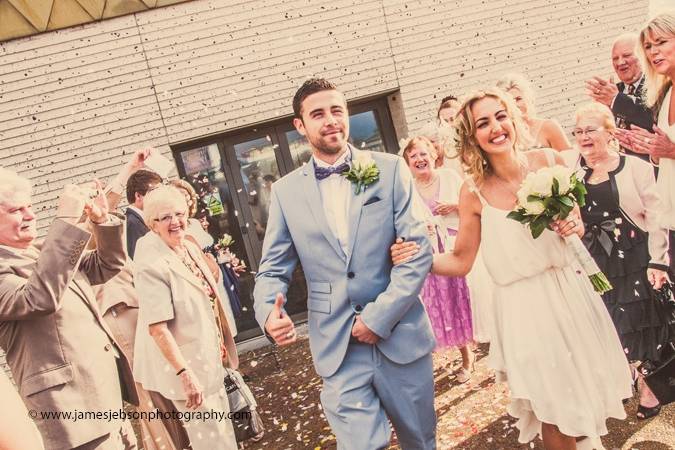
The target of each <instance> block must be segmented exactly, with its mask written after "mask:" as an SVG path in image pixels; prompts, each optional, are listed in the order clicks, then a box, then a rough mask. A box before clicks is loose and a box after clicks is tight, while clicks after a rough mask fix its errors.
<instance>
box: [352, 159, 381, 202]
mask: <svg viewBox="0 0 675 450" xmlns="http://www.w3.org/2000/svg"><path fill="white" fill-rule="evenodd" d="M343 175H344V177H345V178H346V179H348V180H349V181H351V182H352V183H354V194H356V195H358V194H360V193H361V192H363V191H365V190H366V187H367V186H370V185H371V184H373V183H374V182H376V181H377V180H379V179H380V169H379V168H378V167H377V164H375V161H373V157H372V156H371V155H370V153H369V152H365V151H364V152H360V153H359V155H358V156H357V157H356V158H355V159H354V161H353V162H352V167H351V169H349V170H348V171H347V172H343Z"/></svg>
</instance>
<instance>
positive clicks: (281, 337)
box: [265, 293, 297, 346]
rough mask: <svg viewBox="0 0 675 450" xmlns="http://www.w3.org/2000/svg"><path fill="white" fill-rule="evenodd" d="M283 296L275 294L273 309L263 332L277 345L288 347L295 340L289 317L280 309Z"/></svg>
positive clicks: (293, 326) (295, 336)
mask: <svg viewBox="0 0 675 450" xmlns="http://www.w3.org/2000/svg"><path fill="white" fill-rule="evenodd" d="M284 302H285V300H284V294H281V293H279V294H277V298H276V299H275V301H274V308H272V312H271V313H270V315H269V316H268V317H267V321H266V322H265V331H267V334H269V335H270V336H271V337H272V339H274V342H276V343H277V345H282V346H283V345H289V344H292V343H293V342H295V341H296V340H297V335H296V334H295V325H294V324H293V321H292V320H291V318H290V317H288V315H287V314H286V313H285V312H284V310H283V309H282V308H283V306H284Z"/></svg>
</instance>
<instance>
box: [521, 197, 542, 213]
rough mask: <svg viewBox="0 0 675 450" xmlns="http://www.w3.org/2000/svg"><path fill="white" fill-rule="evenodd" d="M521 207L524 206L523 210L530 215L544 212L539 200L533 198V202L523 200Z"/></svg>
mask: <svg viewBox="0 0 675 450" xmlns="http://www.w3.org/2000/svg"><path fill="white" fill-rule="evenodd" d="M521 206H522V207H523V208H525V211H526V212H527V213H528V214H531V215H535V216H536V215H537V214H541V213H543V212H544V209H546V208H544V204H543V203H542V202H541V201H540V200H535V201H533V202H525V203H524V204H522V205H521Z"/></svg>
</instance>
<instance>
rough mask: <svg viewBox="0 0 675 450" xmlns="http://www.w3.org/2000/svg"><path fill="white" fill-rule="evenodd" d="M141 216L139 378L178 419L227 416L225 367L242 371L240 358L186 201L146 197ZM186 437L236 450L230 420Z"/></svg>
mask: <svg viewBox="0 0 675 450" xmlns="http://www.w3.org/2000/svg"><path fill="white" fill-rule="evenodd" d="M143 215H144V220H145V222H146V224H147V225H148V227H149V228H150V230H151V231H152V232H151V233H148V234H146V235H145V236H143V237H142V238H141V239H140V240H139V241H138V243H137V250H138V251H137V252H136V259H135V260H134V281H135V286H136V289H137V291H138V297H139V314H138V328H137V332H136V344H135V351H134V353H135V355H136V357H135V361H134V375H135V376H136V378H137V381H138V382H139V383H141V385H143V387H144V388H145V389H147V390H148V391H152V392H156V393H158V394H160V395H161V396H163V397H165V398H167V399H169V400H171V402H172V403H173V405H174V407H175V409H176V410H177V411H178V412H181V413H188V412H189V411H201V412H209V411H215V412H217V413H219V414H220V413H222V414H225V416H226V415H227V413H228V412H229V410H230V408H229V404H228V400H227V395H226V393H225V390H224V387H223V379H224V376H225V372H224V369H223V364H224V363H225V364H228V365H229V366H231V367H235V368H236V366H237V365H238V360H237V353H236V348H235V345H234V340H233V339H232V333H231V332H230V329H229V327H228V326H227V320H226V318H225V313H224V312H223V308H222V304H221V301H220V299H219V298H218V289H217V287H216V281H215V279H214V278H213V275H212V274H211V271H210V270H209V268H208V265H207V263H206V259H205V257H204V254H203V253H202V251H201V249H199V248H198V247H197V246H196V245H194V244H193V243H192V242H190V241H188V240H187V239H186V238H185V229H186V227H187V217H188V206H187V204H186V202H185V197H184V196H183V195H182V194H181V193H180V192H179V191H178V190H177V189H176V188H174V187H170V186H160V187H158V188H156V189H155V190H153V191H151V192H150V193H148V194H147V195H146V196H145V199H144V208H143ZM186 422H187V421H186ZM185 429H186V431H187V434H188V437H189V440H190V443H191V445H192V448H193V449H194V450H202V449H203V450H213V449H236V448H237V443H236V441H235V436H234V429H233V427H232V422H231V421H229V420H215V419H214V420H207V421H190V422H189V423H186V427H185Z"/></svg>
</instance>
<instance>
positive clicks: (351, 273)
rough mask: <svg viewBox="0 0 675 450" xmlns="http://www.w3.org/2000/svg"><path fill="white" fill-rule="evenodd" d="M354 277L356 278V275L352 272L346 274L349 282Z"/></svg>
mask: <svg viewBox="0 0 675 450" xmlns="http://www.w3.org/2000/svg"><path fill="white" fill-rule="evenodd" d="M355 276H356V274H355V273H354V272H348V273H347V278H349V279H350V280H351V279H352V278H354V277H355Z"/></svg>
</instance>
